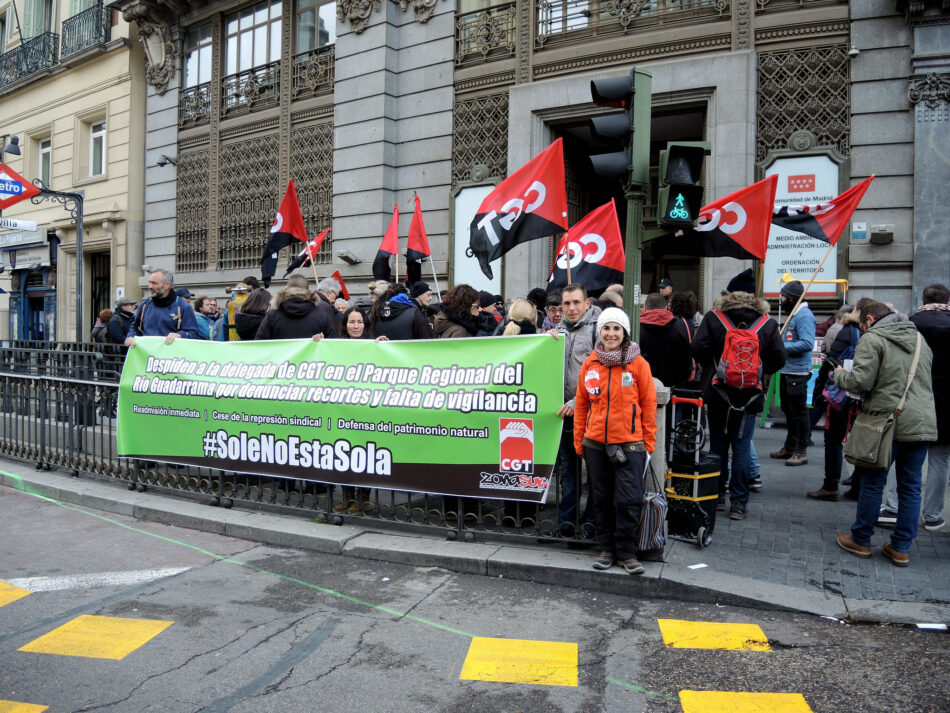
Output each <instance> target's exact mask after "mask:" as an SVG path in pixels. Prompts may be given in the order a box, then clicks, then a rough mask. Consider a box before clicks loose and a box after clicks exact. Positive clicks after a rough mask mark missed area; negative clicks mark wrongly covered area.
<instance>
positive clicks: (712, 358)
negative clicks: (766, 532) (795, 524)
mask: <svg viewBox="0 0 950 713" xmlns="http://www.w3.org/2000/svg"><path fill="white" fill-rule="evenodd" d="M716 311H720V312H722V313H724V314H725V315H726V317H728V318H729V320H730V321H731V322H732V324H733V325H734V326H735V327H737V328H747V329H751V328H752V326H753V325H754V324H755V322H756V321H758V319H759V318H760V317H762V316H763V315H767V314H768V313H769V303H768V302H766V301H765V300H762V299H759V298H758V297H756V296H755V295H752V294H749V293H748V292H728V293H726V294H725V295H723V296H722V297H720V298H719V299H718V300H717V301H716V303H715V304H714V305H713V309H712V310H711V311H709V312H707V313H706V315H705V316H704V317H703V321H702V322H701V323H700V325H699V329H697V330H696V336H695V337H693V344H692V352H693V357H695V359H696V361H697V362H699V363H700V364H701V365H702V367H703V376H702V380H701V384H702V389H703V401H704V402H705V403H706V407H707V415H708V418H709V440H710V446H711V449H712V452H713V453H715V454H716V455H718V456H719V458H720V473H721V475H720V480H719V492H720V494H722V493H723V492H724V491H725V485H726V483H727V482H728V483H729V499H730V501H731V503H730V510H729V518H730V519H732V520H744V519H745V517H746V514H747V510H748V503H749V480H750V465H751V463H750V461H751V449H752V434H753V433H754V431H755V416H756V414H758V413H761V412H762V409H763V408H764V407H765V396H764V394H763V393H762V391H761V390H760V389H744V390H742V391H738V392H735V393H729V391H728V389H722V388H714V387H713V383H712V381H713V376H714V375H715V373H716V365H717V364H718V363H719V361H720V358H721V357H722V350H723V346H724V345H725V341H726V333H727V329H726V327H725V326H724V325H723V323H722V321H721V320H720V319H719V317H718V316H717V315H716ZM778 330H779V327H778V324H777V323H776V322H775V320H774V319H768V320H766V322H765V323H764V324H763V325H762V326H761V327H760V329H759V331H758V337H759V359H760V361H761V362H762V374H763V376H765V375H768V374H774V373H776V372H777V371H778V370H779V369H781V368H782V367H783V366H784V365H785V346H784V345H783V344H782V340H781V338H780V336H779V333H778ZM730 446H731V447H732V475H731V477H730V475H729V472H728V467H727V464H728V462H729V460H728V458H729V448H730Z"/></svg>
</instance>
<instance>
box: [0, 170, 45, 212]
mask: <svg viewBox="0 0 950 713" xmlns="http://www.w3.org/2000/svg"><path fill="white" fill-rule="evenodd" d="M39 193H40V189H39V188H37V187H36V186H34V185H33V184H32V183H30V182H29V181H27V180H26V179H25V178H23V176H21V175H20V174H19V173H17V172H16V171H14V170H13V169H12V168H10V167H9V166H7V165H6V164H5V163H0V210H4V209H6V208H9V207H10V206H11V205H15V204H17V203H19V202H20V201H23V200H26V199H27V198H32V197H33V196H35V195H39Z"/></svg>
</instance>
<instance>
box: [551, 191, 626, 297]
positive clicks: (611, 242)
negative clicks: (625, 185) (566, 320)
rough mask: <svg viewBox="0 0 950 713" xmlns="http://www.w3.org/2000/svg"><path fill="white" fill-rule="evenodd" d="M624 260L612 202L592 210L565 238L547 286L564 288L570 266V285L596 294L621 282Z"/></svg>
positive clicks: (618, 226)
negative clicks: (594, 291)
mask: <svg viewBox="0 0 950 713" xmlns="http://www.w3.org/2000/svg"><path fill="white" fill-rule="evenodd" d="M624 260H625V253H624V249H623V238H622V237H621V235H620V222H619V221H618V219H617V206H616V205H615V204H614V202H613V201H612V200H611V201H610V202H609V203H605V204H604V205H602V206H600V208H595V209H594V210H592V211H591V212H590V213H588V214H587V215H586V216H584V218H582V219H581V220H580V222H578V223H577V224H576V225H575V226H574V227H573V228H571V229H570V230H569V231H568V232H567V233H565V234H564V237H563V238H561V242H560V243H559V244H558V246H557V259H556V260H555V261H554V267H553V268H552V269H551V276H550V277H549V278H548V282H549V283H550V286H552V287H563V286H564V285H566V284H567V265H568V262H570V265H571V282H574V283H578V284H581V285H583V286H584V287H586V288H587V289H588V290H598V289H600V288H602V287H606V286H607V285H611V284H613V283H615V282H622V281H623V271H624Z"/></svg>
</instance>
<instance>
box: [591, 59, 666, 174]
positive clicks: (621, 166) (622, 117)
mask: <svg viewBox="0 0 950 713" xmlns="http://www.w3.org/2000/svg"><path fill="white" fill-rule="evenodd" d="M652 87H653V75H651V74H650V73H649V72H645V71H643V70H642V69H641V70H638V69H631V70H630V73H629V74H627V75H624V76H622V77H608V78H607V79H594V80H592V81H591V83H590V95H591V99H592V100H593V102H594V104H596V105H597V106H609V107H614V108H617V109H623V111H619V112H614V113H612V114H603V115H601V116H595V117H592V118H591V119H590V132H591V134H592V135H593V137H594V139H596V140H599V141H602V142H606V143H614V144H617V145H618V146H619V149H620V150H618V151H612V152H610V153H603V154H596V155H593V156H591V157H590V162H591V165H592V166H593V167H594V172H595V173H598V174H600V175H601V176H608V177H610V178H619V179H620V180H621V181H622V182H623V184H624V187H629V186H633V185H639V186H647V185H649V182H650V102H651V99H650V97H651V94H652Z"/></svg>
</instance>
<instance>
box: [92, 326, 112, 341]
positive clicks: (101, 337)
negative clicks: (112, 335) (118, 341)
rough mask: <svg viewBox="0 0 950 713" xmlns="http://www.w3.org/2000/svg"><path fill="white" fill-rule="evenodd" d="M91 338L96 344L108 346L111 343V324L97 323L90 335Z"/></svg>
mask: <svg viewBox="0 0 950 713" xmlns="http://www.w3.org/2000/svg"><path fill="white" fill-rule="evenodd" d="M89 338H90V339H92V341H94V342H96V344H106V343H107V342H108V341H109V323H108V322H96V324H95V326H94V327H93V328H92V332H90V334H89Z"/></svg>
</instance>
